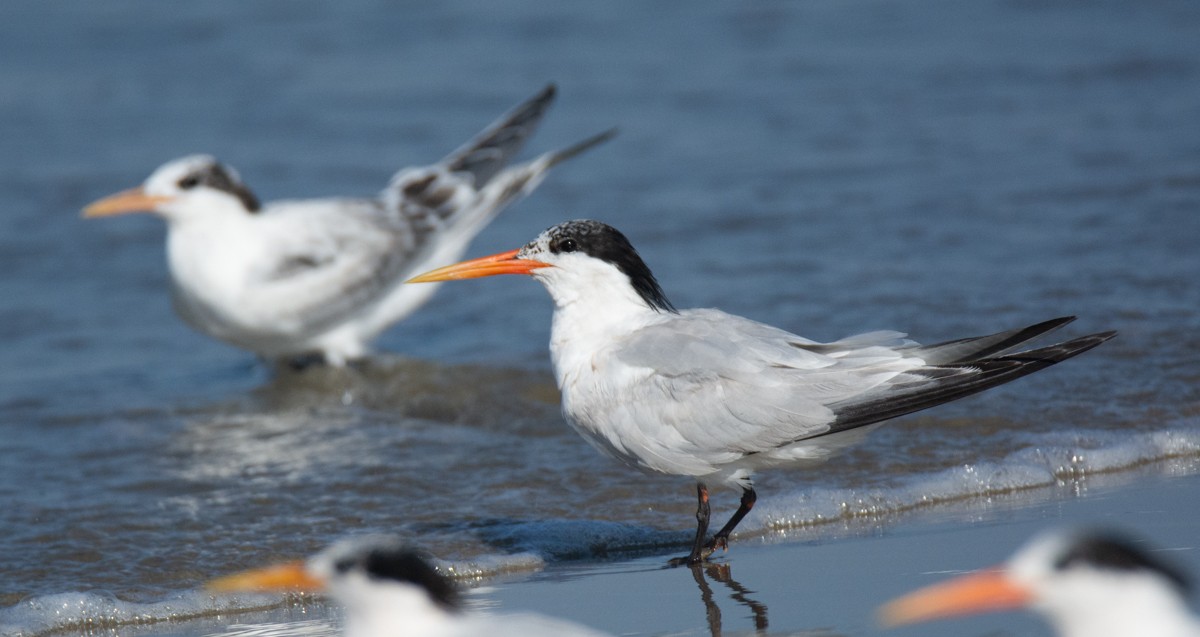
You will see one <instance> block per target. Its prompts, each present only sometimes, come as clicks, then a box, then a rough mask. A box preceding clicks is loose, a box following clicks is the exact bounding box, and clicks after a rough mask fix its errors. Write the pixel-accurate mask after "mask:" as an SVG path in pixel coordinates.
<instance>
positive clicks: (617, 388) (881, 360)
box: [410, 221, 1115, 564]
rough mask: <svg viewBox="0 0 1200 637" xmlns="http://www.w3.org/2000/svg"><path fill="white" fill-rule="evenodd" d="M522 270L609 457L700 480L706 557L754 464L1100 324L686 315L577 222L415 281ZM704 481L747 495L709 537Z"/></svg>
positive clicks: (578, 403)
mask: <svg viewBox="0 0 1200 637" xmlns="http://www.w3.org/2000/svg"><path fill="white" fill-rule="evenodd" d="M495 274H528V275H531V276H533V278H535V279H537V280H538V281H540V282H541V283H542V285H544V286H545V287H546V290H547V291H548V292H549V293H550V296H551V297H553V299H554V304H555V310H554V321H553V327H552V332H551V340H550V354H551V357H552V359H553V362H554V369H555V373H556V375H557V378H558V386H559V389H560V390H561V391H562V406H563V413H564V415H565V417H566V420H567V422H569V423H570V424H571V425H572V426H573V427H574V428H575V430H576V431H578V432H579V433H580V434H582V435H583V437H584V438H586V439H587V440H588V441H589V442H591V443H592V444H593V445H594V446H596V447H597V448H598V449H600V450H601V451H604V452H606V453H608V454H609V455H611V456H613V457H615V458H616V459H618V460H621V461H623V462H625V463H626V464H628V465H630V466H632V467H636V468H638V469H641V470H643V471H646V472H652V473H665V474H672V475H685V476H693V477H695V478H697V479H698V481H699V483H698V485H697V496H698V500H699V504H698V508H697V512H696V519H697V526H696V536H695V540H694V542H693V545H692V551H691V553H690V554H689V555H688V556H687V557H686V558H683V559H681V560H676V562H687V563H693V564H694V563H697V562H701V561H703V560H704V559H706V558H707V557H708V556H709V555H710V554H711V553H712V552H713V551H714V550H716V549H717V548H725V547H726V545H727V542H728V538H729V534H730V532H732V531H733V529H734V527H736V526H737V524H738V523H739V522H740V521H741V520H742V518H743V517H744V516H745V515H746V514H747V513H748V512H749V511H750V509H751V508H752V507H753V506H754V502H755V500H756V497H757V496H756V494H755V492H754V488H753V484H752V482H751V479H750V478H751V475H752V473H753V472H754V471H755V470H757V469H761V468H765V467H771V466H774V465H780V464H790V463H804V462H813V461H820V460H824V459H826V458H827V457H828V456H830V455H831V454H832V453H834V452H836V451H837V450H839V449H840V448H843V447H845V446H847V445H849V444H852V443H854V442H857V441H858V440H859V439H861V437H862V435H863V434H864V432H865V431H867V428H866V426H868V425H873V424H876V423H879V422H881V421H884V420H887V419H889V418H895V417H896V416H901V415H904V414H907V413H910V412H914V411H917V410H920V409H925V408H927V407H933V406H934V405H939V404H941V403H944V402H947V401H951V400H955V399H958V398H962V397H964V396H968V395H970V394H974V393H976V392H979V391H982V390H984V389H987V388H989V387H994V386H996V385H1000V384H1002V383H1006V382H1008V381H1011V380H1014V379H1016V378H1020V377H1021V376H1024V375H1026V374H1030V373H1033V372H1035V371H1037V370H1040V369H1043V368H1045V367H1048V366H1050V365H1053V364H1055V363H1058V362H1060V361H1063V360H1066V359H1068V358H1071V357H1072V356H1075V355H1077V354H1079V353H1081V352H1085V351H1087V350H1089V349H1091V348H1093V347H1095V346H1097V345H1099V344H1100V343H1103V342H1104V341H1106V340H1108V339H1110V338H1112V337H1113V336H1114V335H1115V332H1103V333H1100V334H1093V335H1090V336H1083V337H1080V338H1076V339H1074V340H1070V341H1067V342H1065V343H1060V344H1057V345H1050V346H1048V347H1042V348H1038V349H1032V350H1024V351H1016V352H1013V350H1014V349H1016V348H1017V347H1018V346H1020V345H1021V344H1023V343H1025V342H1026V341H1029V340H1031V339H1033V338H1035V337H1037V336H1041V335H1042V334H1045V333H1046V332H1049V331H1051V330H1053V329H1055V328H1058V327H1060V326H1062V325H1064V324H1066V323H1068V322H1070V321H1071V320H1073V317H1067V318H1059V319H1054V320H1051V321H1046V322H1043V323H1039V324H1037V325H1033V326H1030V327H1026V328H1021V329H1016V330H1011V331H1008V332H1001V333H999V334H993V335H990V336H983V337H978V338H967V339H960V340H955V341H949V342H946V343H940V344H937V345H928V346H922V345H918V344H917V343H914V342H912V341H909V340H905V339H904V338H903V337H904V335H903V334H901V333H898V332H872V333H869V334H860V335H858V336H851V337H848V338H844V339H842V340H839V341H835V342H832V343H818V342H815V341H811V340H809V339H806V338H802V337H800V336H796V335H795V334H791V333H788V332H785V331H783V330H780V329H777V328H774V327H771V326H769V325H764V324H762V323H757V322H755V321H751V320H749V319H745V318H742V317H739V316H733V315H731V314H726V313H724V312H721V311H719V310H713V309H704V310H683V311H678V310H676V309H675V308H674V306H672V305H671V303H670V302H669V301H668V300H667V298H666V296H665V295H664V294H663V291H662V289H661V288H660V287H659V285H658V282H657V281H656V280H655V278H654V275H653V274H651V272H650V269H649V268H648V267H646V264H645V263H644V262H643V261H642V259H641V257H639V256H638V253H637V251H636V250H634V248H633V246H632V245H631V244H630V243H629V241H628V240H627V239H626V238H625V236H624V235H622V234H621V233H620V232H618V231H617V230H616V229H615V228H612V227H611V226H608V225H605V224H603V223H599V222H596V221H570V222H566V223H563V224H559V225H557V226H554V227H553V228H550V229H549V230H546V231H545V232H543V233H542V234H541V235H539V236H538V237H537V238H536V239H534V240H533V241H532V242H531V243H529V244H528V245H526V246H525V247H523V248H521V249H519V250H512V251H510V252H505V253H502V254H497V255H494V256H490V257H483V258H480V259H474V260H471V261H465V262H463V263H460V264H456V265H452V266H446V267H444V268H441V269H438V270H434V271H432V272H429V273H426V274H423V275H421V276H418V277H415V278H413V279H411V281H410V282H412V283H422V282H432V281H447V280H451V279H469V278H476V277H483V276H491V275H495ZM707 481H718V482H721V483H724V484H727V485H730V486H735V487H737V488H739V489H741V491H742V497H741V504H740V506H739V507H738V509H737V512H736V513H734V514H733V517H732V518H730V520H729V522H728V523H727V524H726V525H725V526H724V527H722V528H721V529H720V530H719V531H717V533H716V534H715V535H714V536H713V538H712V539H711V540H708V541H705V540H706V534H707V531H708V521H709V504H708V487H707V484H706V482H707Z"/></svg>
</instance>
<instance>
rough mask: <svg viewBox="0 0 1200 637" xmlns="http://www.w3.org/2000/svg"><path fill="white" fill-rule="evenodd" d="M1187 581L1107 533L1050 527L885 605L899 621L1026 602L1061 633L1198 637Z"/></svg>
mask: <svg viewBox="0 0 1200 637" xmlns="http://www.w3.org/2000/svg"><path fill="white" fill-rule="evenodd" d="M1188 588H1189V583H1188V582H1187V580H1186V579H1185V578H1184V576H1183V575H1182V574H1181V573H1180V572H1179V571H1177V570H1176V569H1175V568H1174V567H1173V566H1171V565H1168V564H1166V563H1165V562H1163V561H1162V560H1160V559H1159V558H1158V557H1157V556H1156V555H1155V554H1154V553H1151V552H1148V551H1146V550H1145V549H1144V548H1142V547H1141V546H1139V545H1138V544H1137V543H1134V542H1132V541H1130V540H1129V539H1127V538H1125V537H1122V536H1119V535H1114V534H1112V533H1108V532H1095V531H1092V532H1061V531H1058V532H1049V533H1045V534H1042V535H1039V536H1038V537H1036V538H1034V539H1033V540H1031V541H1030V542H1029V543H1028V544H1026V545H1025V546H1024V547H1022V548H1021V549H1020V550H1018V551H1017V552H1016V554H1015V555H1013V557H1012V558H1011V559H1010V560H1009V562H1008V563H1007V564H1005V565H1003V566H1000V567H997V568H993V569H988V570H985V571H979V572H975V573H971V574H968V575H963V576H960V577H957V578H954V579H951V580H948V581H946V582H942V583H940V584H935V585H933V586H929V587H926V588H923V589H921V590H919V591H916V592H914V593H910V594H909V595H906V596H904V597H902V598H900V599H897V600H895V601H892V602H890V603H888V604H887V605H885V606H884V607H883V608H882V610H881V616H882V618H883V620H884V622H885V623H888V624H892V625H898V624H908V623H915V622H921V621H927V620H930V619H935V618H940V617H949V616H954V615H967V614H974V613H981V612H987V611H1000V610H1008V609H1017V608H1031V609H1033V610H1035V611H1037V612H1038V613H1040V614H1041V615H1043V616H1044V617H1045V618H1046V619H1047V620H1048V621H1049V622H1050V623H1051V624H1052V625H1053V626H1054V627H1055V629H1056V630H1057V632H1058V633H1059V634H1060V635H1062V636H1063V637H1130V636H1132V635H1136V636H1137V637H1200V622H1198V621H1197V619H1196V617H1195V616H1193V615H1192V614H1191V612H1190V611H1189V610H1188V605H1187V598H1186V593H1187V591H1188Z"/></svg>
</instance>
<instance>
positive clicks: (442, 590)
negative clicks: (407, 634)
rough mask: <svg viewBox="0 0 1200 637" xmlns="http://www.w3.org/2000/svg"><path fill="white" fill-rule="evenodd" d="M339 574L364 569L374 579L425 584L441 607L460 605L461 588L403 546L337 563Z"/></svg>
mask: <svg viewBox="0 0 1200 637" xmlns="http://www.w3.org/2000/svg"><path fill="white" fill-rule="evenodd" d="M334 568H335V569H337V571H338V572H339V573H345V572H347V571H350V570H353V569H355V568H361V569H362V570H363V571H364V572H366V573H367V575H368V576H370V577H371V578H372V579H377V580H388V581H393V582H405V583H408V584H413V585H416V586H419V587H421V588H422V589H424V590H425V592H426V593H428V594H429V596H430V597H431V598H432V599H433V601H434V602H436V603H437V604H438V605H439V606H441V607H443V608H445V609H447V610H452V609H455V608H458V603H459V600H458V589H457V588H456V587H455V586H454V583H453V582H451V581H450V579H449V578H447V577H446V576H444V575H442V574H441V573H439V572H437V569H435V568H433V566H430V564H429V562H427V561H425V559H424V558H423V557H421V555H420V554H419V553H418V552H416V551H414V550H412V549H410V548H407V547H403V546H379V547H375V548H372V549H371V550H369V551H366V552H364V553H360V554H358V555H354V556H350V557H345V558H342V559H340V560H338V561H337V562H336V563H335V564H334Z"/></svg>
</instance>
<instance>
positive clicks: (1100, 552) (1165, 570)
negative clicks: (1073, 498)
mask: <svg viewBox="0 0 1200 637" xmlns="http://www.w3.org/2000/svg"><path fill="white" fill-rule="evenodd" d="M1076 564H1086V565H1088V566H1091V567H1093V568H1099V569H1112V570H1119V571H1149V572H1152V573H1157V574H1158V575H1160V576H1162V577H1163V578H1165V579H1166V580H1167V581H1168V582H1171V583H1172V584H1174V585H1175V587H1176V588H1178V589H1179V590H1180V592H1182V593H1185V594H1186V593H1187V592H1188V591H1189V590H1190V589H1191V583H1190V582H1189V581H1188V579H1187V577H1186V576H1185V575H1184V574H1183V572H1181V571H1180V570H1178V569H1176V568H1175V567H1174V566H1172V565H1170V564H1167V563H1165V562H1163V561H1161V560H1159V559H1158V558H1157V557H1155V556H1154V555H1152V554H1150V553H1148V552H1146V551H1145V550H1144V549H1142V548H1140V547H1138V546H1136V545H1135V544H1133V543H1132V542H1130V541H1129V540H1128V539H1126V538H1124V537H1121V536H1119V535H1115V534H1111V533H1096V534H1090V535H1084V536H1081V537H1079V538H1078V539H1077V540H1075V541H1074V542H1072V543H1071V545H1070V547H1069V548H1068V549H1067V551H1066V552H1065V553H1063V554H1062V555H1060V556H1059V558H1058V559H1057V560H1055V562H1054V568H1056V569H1058V570H1060V571H1061V570H1066V569H1068V568H1070V567H1071V566H1073V565H1076Z"/></svg>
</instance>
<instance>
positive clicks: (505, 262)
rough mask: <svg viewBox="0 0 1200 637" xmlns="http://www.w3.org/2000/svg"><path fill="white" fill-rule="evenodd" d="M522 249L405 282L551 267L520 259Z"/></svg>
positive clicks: (440, 279)
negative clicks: (518, 256) (518, 254)
mask: <svg viewBox="0 0 1200 637" xmlns="http://www.w3.org/2000/svg"><path fill="white" fill-rule="evenodd" d="M518 252H520V250H509V251H508V252H501V253H500V254H493V255H492V256H490V257H480V258H478V259H472V260H470V261H463V262H462V263H455V264H454V265H448V266H446V267H444V268H438V269H436V270H430V271H429V272H426V273H425V274H422V275H419V276H415V277H413V278H411V279H409V280H407V281H405V283H433V282H435V281H453V280H458V279H478V278H479V277H485V276H495V275H497V274H529V273H530V272H533V271H534V270H536V269H538V268H547V267H550V264H549V263H542V262H541V261H533V260H530V259H518V258H517V253H518Z"/></svg>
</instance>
